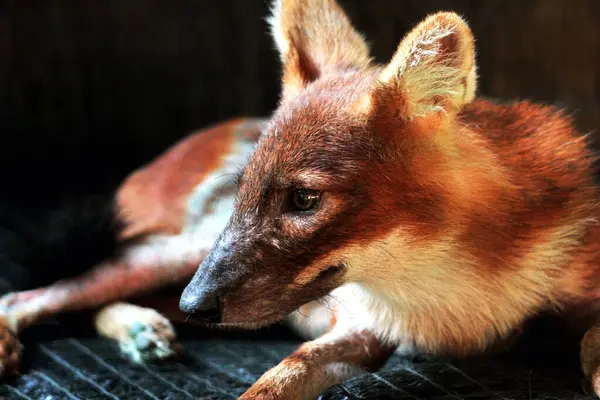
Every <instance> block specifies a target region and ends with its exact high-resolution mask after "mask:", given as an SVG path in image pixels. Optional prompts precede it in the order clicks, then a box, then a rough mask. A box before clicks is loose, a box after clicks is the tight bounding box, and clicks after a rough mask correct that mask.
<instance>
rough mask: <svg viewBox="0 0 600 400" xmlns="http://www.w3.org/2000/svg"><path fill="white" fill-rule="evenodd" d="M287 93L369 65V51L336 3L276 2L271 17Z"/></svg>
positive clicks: (322, 0) (321, 0) (323, 0)
mask: <svg viewBox="0 0 600 400" xmlns="http://www.w3.org/2000/svg"><path fill="white" fill-rule="evenodd" d="M268 23H269V25H270V28H271V35H272V37H273V39H274V41H275V45H276V47H277V50H278V51H279V55H280V58H281V61H282V63H283V84H284V88H283V90H284V97H285V93H286V92H287V93H288V94H293V93H294V92H296V91H297V90H298V89H301V88H302V87H304V86H305V85H307V84H308V83H310V82H312V81H313V80H315V79H318V78H319V77H320V76H322V75H324V74H327V73H328V72H331V71H339V70H344V69H362V68H365V67H367V66H368V65H369V63H370V61H371V58H370V56H369V48H368V46H367V44H366V42H365V40H364V39H363V37H362V35H360V34H359V33H358V32H356V30H355V29H354V28H353V26H352V24H351V23H350V20H349V19H348V17H347V16H346V14H345V13H344V11H343V10H342V9H341V8H340V6H339V5H338V4H337V3H336V2H335V0H275V1H274V2H273V5H272V13H271V16H270V17H269V18H268Z"/></svg>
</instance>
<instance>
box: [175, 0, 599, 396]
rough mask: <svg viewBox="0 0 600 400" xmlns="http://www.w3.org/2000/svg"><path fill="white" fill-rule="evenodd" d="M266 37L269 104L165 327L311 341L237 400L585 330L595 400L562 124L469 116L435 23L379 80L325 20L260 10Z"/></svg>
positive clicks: (592, 237) (588, 161)
mask: <svg viewBox="0 0 600 400" xmlns="http://www.w3.org/2000/svg"><path fill="white" fill-rule="evenodd" d="M270 22H271V26H272V32H273V36H274V39H275V43H276V46H277V48H278V50H279V52H280V55H281V60H282V63H283V79H282V81H283V85H282V96H281V102H280V105H279V107H278V109H277V110H276V111H275V113H274V115H273V116H272V118H271V119H270V121H269V123H268V125H267V127H266V128H265V130H264V133H263V135H262V137H261V138H260V140H259V142H258V145H257V147H256V149H255V151H254V153H253V155H252V156H251V158H250V161H249V162H248V164H247V165H246V166H245V168H244V170H243V173H242V174H241V175H240V176H239V189H238V192H237V197H236V201H235V204H234V206H233V214H232V216H231V219H230V220H229V222H228V223H227V226H226V228H225V229H224V231H223V232H222V234H221V235H220V236H219V238H218V239H217V241H216V243H215V245H214V246H213V248H212V250H211V251H210V253H209V254H208V255H207V256H206V258H205V259H204V261H203V262H202V264H201V265H200V267H199V268H198V271H197V272H196V274H195V276H194V278H193V280H192V281H191V283H190V284H189V285H188V286H187V288H186V290H185V291H184V292H183V295H182V298H181V303H180V307H181V309H182V311H185V312H186V313H189V314H193V313H195V312H198V311H200V310H204V311H207V310H213V312H216V310H218V312H219V314H220V322H221V323H222V324H226V325H232V326H245V327H250V328H254V327H259V326H263V325H266V324H270V323H272V322H275V321H279V320H281V319H283V318H285V317H286V316H288V315H289V314H290V313H291V316H290V317H289V318H290V319H291V320H292V321H293V322H294V323H295V324H296V326H297V327H298V328H299V330H301V331H302V332H305V333H306V334H307V336H309V337H312V338H315V337H316V339H314V340H313V341H310V342H307V343H305V344H304V345H302V346H301V347H300V348H299V349H298V350H297V351H296V352H295V353H293V354H292V355H290V356H289V357H288V358H286V359H285V360H283V361H282V362H281V363H280V364H279V365H278V366H276V367H275V368H273V369H271V370H270V371H268V372H267V373H266V374H265V375H263V377H262V378H261V379H260V380H259V381H258V382H256V384H255V385H253V386H252V387H251V388H250V389H249V390H248V391H247V392H246V393H245V394H244V395H243V396H242V398H243V399H309V398H315V397H316V396H317V395H318V394H319V393H320V392H321V391H322V390H323V389H324V388H326V387H327V386H329V385H332V384H334V383H337V382H340V381H342V380H344V379H346V378H348V377H349V376H351V375H354V374H357V373H358V372H359V371H362V370H365V369H367V370H368V369H375V368H378V367H379V366H380V365H382V363H383V362H385V360H386V359H387V357H388V356H389V355H390V353H391V352H392V351H393V350H394V349H395V348H398V350H399V351H402V352H415V351H419V352H427V353H435V354H448V355H459V356H461V355H467V354H474V353H477V352H481V351H483V350H485V349H486V348H488V347H490V346H491V345H492V344H495V343H497V342H499V341H502V340H503V339H506V338H508V337H509V336H510V335H511V334H512V333H514V332H515V331H516V330H517V329H518V328H519V327H520V326H521V325H522V324H523V323H524V322H525V321H526V320H527V319H529V318H531V317H533V316H535V315H537V314H540V313H555V314H557V315H560V316H562V317H564V318H565V320H566V321H567V323H568V324H569V326H573V327H575V326H577V327H583V329H587V333H586V334H585V337H584V338H583V341H582V353H581V362H582V366H583V370H584V372H585V374H586V375H587V377H588V378H590V379H591V380H592V384H593V387H594V390H595V391H596V392H597V393H600V370H599V369H598V367H599V365H600V327H598V326H596V325H595V321H596V317H597V316H598V315H597V310H598V306H599V305H600V302H599V301H598V299H599V295H600V286H599V285H598V283H599V282H598V279H599V277H600V273H599V271H598V268H599V266H600V224H599V221H598V217H599V210H598V200H599V199H598V189H597V187H596V185H595V183H594V175H595V170H594V168H593V162H594V156H593V154H592V152H591V151H590V149H588V147H586V140H585V137H584V136H582V135H580V134H579V133H578V132H576V130H575V128H574V127H573V125H572V123H571V120H570V119H569V118H568V117H566V116H565V115H563V114H562V113H561V112H560V111H557V110H555V109H553V108H551V107H546V106H542V105H536V104H532V103H529V102H517V103H513V104H503V105H500V104H494V103H492V102H489V101H485V100H479V99H476V82H477V79H476V65H475V51H474V44H473V37H472V34H471V31H470V29H469V27H468V26H467V24H466V23H465V22H464V21H463V20H462V19H461V18H460V17H459V16H458V15H456V14H454V13H446V12H441V13H438V14H434V15H431V16H429V17H428V18H426V19H425V20H424V21H423V22H421V23H420V24H419V25H418V26H416V27H415V28H414V30H413V31H412V32H410V33H409V34H408V35H407V36H406V37H405V38H404V39H403V40H402V42H401V43H400V45H399V47H398V50H397V51H396V53H395V54H394V55H393V57H392V59H391V61H390V62H389V63H387V64H386V65H376V64H374V63H373V62H372V61H371V58H370V56H369V49H368V46H367V44H366V43H365V41H364V39H363V38H362V36H361V35H360V34H359V33H357V32H356V31H355V30H354V29H353V27H352V26H351V24H350V22H349V20H348V18H347V17H346V15H345V14H344V13H343V11H342V9H341V8H340V7H339V6H338V5H337V4H336V3H335V1H334V0H278V1H276V2H275V5H274V11H273V15H272V18H271V20H270ZM296 310H299V312H295V311H296Z"/></svg>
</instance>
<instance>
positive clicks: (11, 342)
mask: <svg viewBox="0 0 600 400" xmlns="http://www.w3.org/2000/svg"><path fill="white" fill-rule="evenodd" d="M165 255H166V256H165ZM203 256H204V252H196V253H194V254H192V253H185V254H183V253H181V252H180V253H175V252H173V250H172V247H165V246H157V245H155V244H153V245H150V244H145V245H140V246H138V247H136V248H132V249H131V251H129V252H128V253H127V254H125V255H124V256H123V257H121V258H120V259H118V260H115V261H114V262H111V263H105V264H101V265H99V266H97V267H95V268H93V269H92V270H90V271H88V272H87V273H85V274H83V275H81V276H79V277H76V278H72V279H67V280H63V281H59V282H57V283H55V284H53V285H50V286H48V287H45V288H40V289H34V290H29V291H24V292H16V293H9V294H7V295H5V296H3V297H2V298H0V376H2V375H8V374H10V373H11V372H15V369H16V368H18V366H19V363H18V358H19V354H20V351H21V346H20V344H19V342H18V340H17V336H18V334H19V333H21V331H22V330H23V329H25V328H27V327H28V326H30V325H32V324H34V323H36V322H38V321H39V320H41V319H43V318H46V317H49V316H51V315H54V314H59V313H64V312H72V311H80V310H84V309H88V308H96V307H98V306H100V305H103V304H107V303H110V302H113V301H116V300H120V299H125V298H129V297H133V296H136V295H139V294H142V293H144V292H148V291H151V290H155V289H157V288H161V287H164V286H169V285H172V284H176V283H178V282H182V283H183V282H184V281H185V280H186V279H189V278H190V276H192V275H193V273H194V272H195V270H196V269H197V267H198V263H199V262H200V261H201V260H202V257H203Z"/></svg>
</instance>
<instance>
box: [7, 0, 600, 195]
mask: <svg viewBox="0 0 600 400" xmlns="http://www.w3.org/2000/svg"><path fill="white" fill-rule="evenodd" d="M340 3H341V4H342V6H343V7H344V8H345V9H346V10H347V12H348V13H349V14H350V16H351V19H352V20H353V22H354V23H355V24H356V26H357V27H358V28H359V30H361V31H362V32H363V33H365V34H366V35H367V37H368V39H369V40H370V41H371V43H372V45H373V54H374V55H375V57H376V59H377V60H378V61H381V62H384V61H386V60H387V59H388V58H389V57H391V55H392V53H393V52H394V50H395V49H396V46H397V44H398V42H399V41H400V40H401V38H402V36H403V35H404V34H405V33H406V32H407V31H408V30H409V29H410V28H411V27H412V26H413V25H414V24H415V23H417V22H418V21H419V20H421V19H422V18H423V17H424V16H425V15H427V14H428V13H430V12H434V11H437V10H442V9H444V10H454V11H457V12H459V13H461V14H462V15H464V16H465V17H466V19H467V20H468V22H469V23H470V25H471V27H472V29H473V30H474V33H475V37H476V40H477V42H476V44H477V49H478V63H479V67H480V69H479V72H480V84H479V88H480V91H479V92H480V94H482V95H485V96H492V97H499V98H505V99H511V98H530V99H535V100H539V101H544V102H548V103H556V104H559V105H561V106H568V107H569V109H570V111H571V112H575V113H576V114H575V115H576V117H577V119H578V124H579V126H580V127H581V129H582V130H584V131H591V130H594V129H596V128H597V127H598V126H599V125H600V107H599V105H600V103H599V100H598V99H599V97H600V1H598V0H508V1H507V0H498V1H494V0H486V1H479V0H454V1H440V0H404V1H403V0H371V1H366V0H340ZM267 10H268V2H267V1H265V0H238V1H236V0H219V1H208V0H170V1H167V0H73V1H66V0H65V1H62V0H0V196H1V197H2V201H4V202H7V201H8V202H14V203H16V204H18V205H20V206H24V205H28V206H31V207H47V206H52V205H53V204H58V202H59V201H62V200H63V199H65V198H69V197H76V198H77V197H79V196H81V195H83V194H89V193H102V192H106V191H108V190H110V189H112V188H114V187H115V186H116V185H117V184H118V183H119V182H120V181H121V179H122V178H123V177H124V176H125V175H126V174H127V173H129V172H130V171H131V170H132V169H133V168H136V167H137V166H139V165H140V164H142V163H145V162H147V161H149V160H150V159H151V158H152V157H153V156H155V155H157V154H158V153H159V152H161V151H163V150H164V149H165V148H167V147H168V146H169V145H170V144H172V143H173V142H174V141H176V140H177V139H179V138H181V137H182V136H184V135H185V134H187V133H188V132H190V131H191V130H194V129H197V128H201V127H203V126H206V125H207V124H211V123H214V122H217V121H220V120H223V119H226V118H230V117H232V116H240V115H256V116H265V115H268V114H269V113H270V112H271V110H273V108H274V107H275V106H276V103H277V99H278V94H279V93H278V92H279V74H280V66H279V61H278V58H277V55H276V53H275V51H274V46H273V44H272V41H271V38H270V37H269V36H268V34H267V24H266V23H265V20H264V17H265V16H266V15H267V12H268V11H267Z"/></svg>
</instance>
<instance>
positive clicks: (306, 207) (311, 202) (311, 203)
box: [291, 189, 321, 211]
mask: <svg viewBox="0 0 600 400" xmlns="http://www.w3.org/2000/svg"><path fill="white" fill-rule="evenodd" d="M319 200H321V192H318V191H316V190H310V189H296V190H294V191H293V192H292V198H291V202H292V207H293V208H294V209H296V210H298V211H310V210H313V209H314V208H315V207H317V205H319Z"/></svg>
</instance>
